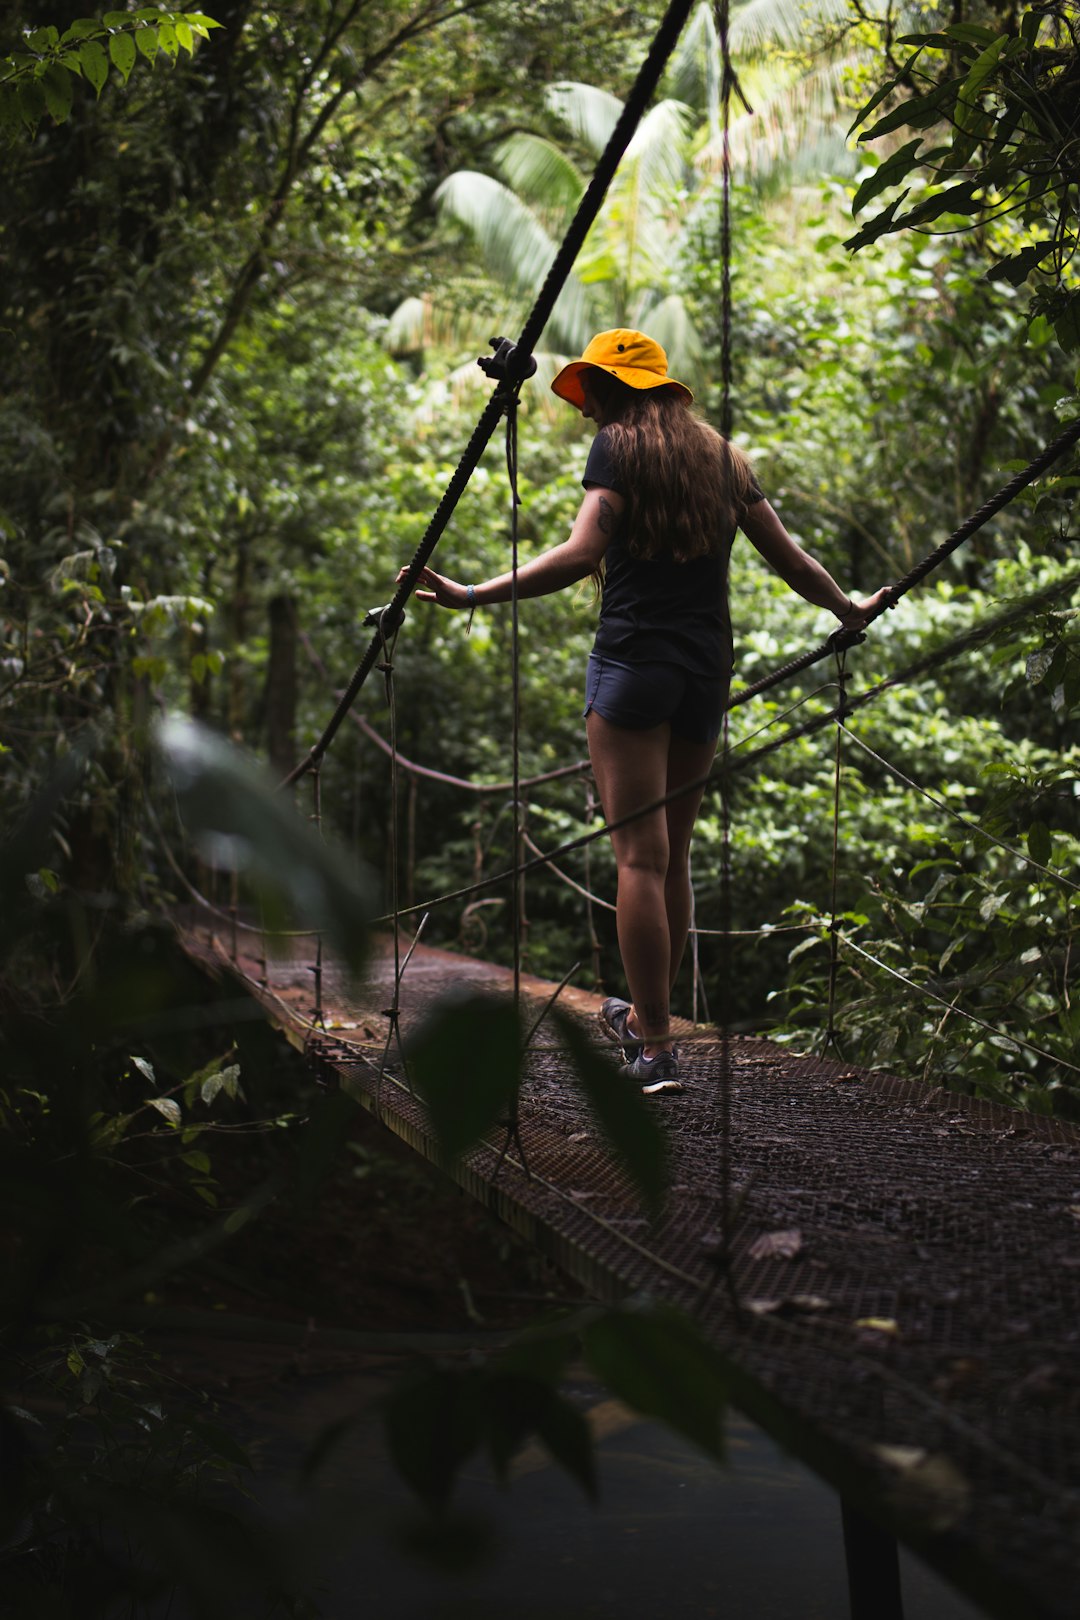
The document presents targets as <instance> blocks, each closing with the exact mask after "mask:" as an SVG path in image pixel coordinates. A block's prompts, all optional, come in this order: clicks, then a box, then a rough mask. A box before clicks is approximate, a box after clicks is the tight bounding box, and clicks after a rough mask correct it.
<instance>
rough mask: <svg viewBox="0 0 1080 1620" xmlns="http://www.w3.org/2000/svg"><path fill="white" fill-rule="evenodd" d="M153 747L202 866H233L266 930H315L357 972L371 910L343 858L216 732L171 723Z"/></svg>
mask: <svg viewBox="0 0 1080 1620" xmlns="http://www.w3.org/2000/svg"><path fill="white" fill-rule="evenodd" d="M157 742H158V747H159V749H160V751H161V754H162V756H163V758H164V760H165V764H166V767H167V770H168V773H169V777H170V779H171V781H172V784H173V787H174V789H175V792H176V796H177V800H178V803H179V806H180V811H181V814H182V815H183V817H184V821H185V823H186V825H187V827H188V828H189V829H190V831H191V832H192V834H193V835H194V837H195V838H196V839H197V840H198V842H199V844H200V845H201V847H202V849H203V851H204V853H205V854H206V856H207V858H208V859H209V860H210V861H211V863H213V864H216V865H218V866H221V867H225V868H229V867H234V866H235V868H236V869H237V870H238V871H239V872H240V873H241V874H242V875H243V876H245V877H246V878H247V879H248V880H249V881H250V882H251V883H252V884H253V885H254V886H255V888H256V890H257V892H258V896H259V899H260V902H261V904H262V905H263V907H264V908H265V915H266V919H267V922H268V924H269V926H270V927H271V928H274V927H280V926H284V925H285V924H286V923H289V924H291V925H303V926H307V927H311V928H317V929H320V930H322V931H323V932H324V933H325V934H326V935H327V936H328V938H329V939H330V941H331V942H332V944H333V945H334V947H335V949H336V950H337V951H338V953H339V954H340V955H341V956H342V958H343V959H344V960H345V961H346V962H347V963H348V964H349V965H350V966H351V967H358V966H359V964H360V962H361V961H362V959H363V955H364V949H365V946H366V942H367V932H368V928H367V925H368V919H369V918H370V917H371V914H372V909H373V907H372V905H371V900H370V896H369V892H368V886H367V883H366V881H365V880H364V879H363V878H362V877H361V875H360V874H359V873H358V872H357V871H356V869H355V867H354V865H353V863H352V862H351V861H350V860H349V859H348V857H347V856H346V855H345V854H344V853H343V852H340V851H335V850H332V849H331V848H330V847H329V846H328V845H327V844H326V843H324V841H323V840H322V839H321V838H320V837H319V836H318V834H317V833H316V832H315V831H314V830H313V828H312V827H311V826H310V825H309V824H308V823H307V822H306V821H304V819H303V818H302V817H301V816H300V815H299V813H298V812H297V811H296V810H295V809H294V807H293V805H292V803H291V801H290V800H289V799H288V798H287V797H286V796H285V795H284V794H283V793H281V792H279V791H278V790H277V789H276V788H275V786H274V783H273V782H272V780H271V779H270V777H268V776H267V775H266V774H265V773H264V772H263V771H262V770H260V769H259V768H257V767H256V766H255V765H254V764H253V763H252V762H251V761H250V760H249V759H248V758H247V756H246V755H244V754H243V753H242V752H241V751H240V750H239V749H238V748H234V747H233V745H232V744H231V743H229V742H226V740H225V739H224V738H223V737H220V736H219V735H218V734H217V733H216V732H213V731H210V730H208V729H207V728H206V727H205V726H199V725H196V724H195V723H194V722H193V721H190V720H184V719H180V718H173V719H169V720H166V721H164V722H163V723H162V725H161V726H159V728H158V732H157Z"/></svg>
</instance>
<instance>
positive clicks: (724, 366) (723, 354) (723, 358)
mask: <svg viewBox="0 0 1080 1620" xmlns="http://www.w3.org/2000/svg"><path fill="white" fill-rule="evenodd" d="M729 11H730V6H729V0H716V32H717V35H718V36H719V40H720V72H721V80H720V120H721V134H720V385H721V386H720V432H721V433H722V434H723V436H724V438H725V439H730V438H731V424H732V408H731V92H732V88H733V86H734V77H735V76H734V72H733V69H732V66H731V48H730V19H729Z"/></svg>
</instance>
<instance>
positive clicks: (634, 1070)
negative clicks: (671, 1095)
mask: <svg viewBox="0 0 1080 1620" xmlns="http://www.w3.org/2000/svg"><path fill="white" fill-rule="evenodd" d="M622 1072H623V1074H625V1075H627V1076H629V1078H630V1079H632V1080H636V1081H638V1083H639V1084H640V1086H641V1089H642V1091H643V1092H644V1093H645V1095H646V1097H655V1096H657V1095H658V1093H660V1092H662V1091H685V1090H686V1087H685V1086H684V1085H683V1083H682V1081H681V1080H680V1079H679V1060H678V1058H677V1057H676V1056H675V1053H674V1052H658V1053H657V1054H656V1056H655V1057H654V1058H647V1057H646V1056H645V1053H644V1052H639V1053H638V1055H637V1057H636V1058H634V1059H633V1061H632V1062H630V1063H624V1064H623V1071H622Z"/></svg>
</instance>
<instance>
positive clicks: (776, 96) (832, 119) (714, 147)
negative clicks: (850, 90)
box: [695, 57, 854, 181]
mask: <svg viewBox="0 0 1080 1620" xmlns="http://www.w3.org/2000/svg"><path fill="white" fill-rule="evenodd" d="M853 66H854V58H850V57H849V58H846V59H843V60H836V61H831V62H823V63H821V64H820V65H819V66H818V67H816V68H814V69H813V70H812V71H811V72H809V73H804V74H800V75H798V76H796V77H791V76H789V75H787V74H785V73H784V72H783V70H780V69H774V70H773V71H772V73H770V74H767V75H764V76H762V78H760V79H759V81H758V85H757V88H756V91H755V95H754V97H753V101H754V112H753V113H752V114H750V113H742V114H740V116H739V117H737V118H733V119H732V121H731V127H730V130H729V142H730V151H731V164H732V168H733V169H734V170H735V171H736V173H741V174H742V175H744V176H747V177H749V178H752V179H754V180H757V181H762V180H764V179H767V178H769V177H770V176H772V175H773V174H774V173H775V172H776V171H777V170H779V169H782V168H785V167H787V168H790V169H793V168H794V166H795V165H796V163H797V162H798V161H799V160H800V159H801V157H802V156H803V155H805V153H806V151H807V149H809V148H811V147H813V148H815V149H816V150H817V151H818V152H819V154H822V155H824V154H825V153H826V152H827V153H828V154H829V161H828V162H826V163H825V164H824V167H825V168H826V169H829V168H831V167H832V165H833V164H834V163H835V164H836V165H837V166H839V167H846V160H845V153H846V150H847V142H846V125H847V123H848V122H849V109H848V108H847V107H846V105H845V101H844V96H845V84H846V76H847V74H848V73H850V71H851V69H852V67H853ZM722 163H723V139H722V136H721V135H720V134H719V133H716V134H713V135H712V136H711V137H710V138H709V140H708V141H706V142H705V144H704V146H702V147H701V149H700V150H699V152H698V153H697V156H696V158H695V164H696V166H697V167H698V169H699V170H701V171H702V172H704V173H706V174H719V172H720V169H721V165H722Z"/></svg>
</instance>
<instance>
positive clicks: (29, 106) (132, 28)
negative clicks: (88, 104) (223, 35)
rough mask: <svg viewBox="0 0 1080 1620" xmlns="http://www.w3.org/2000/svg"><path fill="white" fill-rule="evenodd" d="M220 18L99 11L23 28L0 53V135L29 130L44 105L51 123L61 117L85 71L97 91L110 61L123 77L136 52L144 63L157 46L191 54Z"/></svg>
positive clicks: (170, 53)
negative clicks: (59, 24)
mask: <svg viewBox="0 0 1080 1620" xmlns="http://www.w3.org/2000/svg"><path fill="white" fill-rule="evenodd" d="M220 27H221V24H220V23H219V22H215V21H214V19H213V18H212V17H207V16H204V15H203V13H202V12H201V11H160V10H159V9H158V8H157V7H156V6H146V7H143V8H142V9H141V10H138V11H134V12H128V11H107V12H106V13H105V15H104V17H102V18H101V19H100V21H99V20H98V19H97V18H94V17H80V18H78V19H77V21H75V22H73V23H72V24H71V26H70V27H69V28H66V29H65V30H64V32H63V33H60V31H59V29H57V28H54V27H52V26H49V27H45V28H35V29H33V30H32V31H31V32H30V33H28V34H26V35H25V36H24V49H22V50H20V51H16V52H14V53H13V54H11V55H9V56H0V136H5V135H6V136H7V138H8V139H9V140H11V139H14V138H15V136H16V135H17V134H18V133H19V128H20V125H21V126H22V128H23V129H24V130H28V131H29V132H30V134H31V135H32V134H33V133H34V132H35V131H36V129H37V126H38V124H39V122H40V120H41V118H42V117H43V116H44V115H45V114H46V113H47V114H48V115H49V117H50V118H51V119H52V121H53V123H54V124H63V123H66V122H67V119H68V118H69V116H70V114H71V108H72V103H73V101H74V99H75V90H76V84H77V81H78V80H79V79H85V80H86V82H87V84H89V85H90V87H91V89H92V90H93V92H94V95H95V96H100V95H101V92H102V90H103V89H104V88H105V81H106V80H107V79H108V77H109V69H110V66H111V67H113V68H115V70H116V72H117V73H118V74H119V75H120V78H121V80H122V81H123V83H124V84H127V82H128V79H129V78H130V77H131V72H132V69H133V68H134V66H135V63H136V61H137V59H138V57H139V56H144V57H145V58H146V60H147V62H149V63H150V64H151V65H152V64H153V63H154V61H155V60H156V58H157V56H158V53H159V52H161V53H162V54H164V55H165V56H166V57H168V58H169V60H170V61H173V62H175V61H176V59H177V57H178V56H179V54H180V52H181V51H182V50H183V51H186V52H187V53H188V55H189V56H191V55H193V54H194V51H195V42H196V40H197V39H209V37H210V30H211V28H220Z"/></svg>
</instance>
